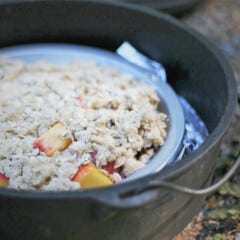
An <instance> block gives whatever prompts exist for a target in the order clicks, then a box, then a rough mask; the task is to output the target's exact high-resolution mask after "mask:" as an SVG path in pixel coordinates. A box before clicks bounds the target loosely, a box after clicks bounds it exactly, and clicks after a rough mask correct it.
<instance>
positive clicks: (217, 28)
mask: <svg viewBox="0 0 240 240" xmlns="http://www.w3.org/2000/svg"><path fill="white" fill-rule="evenodd" d="M182 20H183V21H184V22H185V23H186V24H188V25H190V26H191V27H193V28H194V29H196V30H197V31H199V32H201V33H202V34H203V35H205V37H206V38H208V39H209V40H210V41H212V42H213V43H214V44H215V45H217V46H218V47H219V48H220V49H221V50H222V51H223V52H224V53H225V55H226V57H227V58H228V60H229V62H230V63H231V65H232V67H233V70H234V72H235V76H236V80H237V82H238V89H239V90H240V0H205V1H203V3H202V4H201V5H199V6H198V7H197V8H196V9H195V11H193V12H191V13H189V14H188V15H187V16H186V15H185V16H184V17H183V18H182ZM239 92H240V91H239ZM239 155H240V110H239V108H238V109H237V111H236V117H235V119H234V121H233V124H232V126H231V128H230V129H229V131H228V132H227V134H226V136H225V138H224V141H223V143H222V147H221V153H220V156H219V160H218V166H217V168H216V172H215V176H214V179H215V180H217V179H219V178H221V177H222V176H223V175H224V173H225V172H226V171H227V169H228V168H229V167H230V166H231V164H232V163H233V162H234V160H236V159H237V157H239ZM194 239H197V240H202V239H206V240H233V239H236V240H240V169H239V170H238V171H237V173H236V174H235V176H234V177H233V178H232V179H231V180H230V181H229V182H228V183H227V184H225V185H224V186H222V187H221V188H220V189H219V190H218V191H217V192H216V193H214V194H212V195H211V196H208V197H207V200H206V203H205V206H204V207H203V209H202V211H201V213H200V214H199V215H198V216H196V217H195V218H194V219H193V221H192V222H191V223H190V224H189V225H188V226H187V227H186V228H185V229H184V230H183V232H182V233H180V234H179V235H178V236H176V237H175V238H174V240H194Z"/></svg>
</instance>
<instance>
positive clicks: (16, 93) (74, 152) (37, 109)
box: [0, 57, 167, 191]
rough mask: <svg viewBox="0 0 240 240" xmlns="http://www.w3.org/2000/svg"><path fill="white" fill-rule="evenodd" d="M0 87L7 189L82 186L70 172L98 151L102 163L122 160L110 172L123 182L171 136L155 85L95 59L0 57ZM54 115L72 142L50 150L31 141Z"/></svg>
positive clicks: (0, 166)
mask: <svg viewBox="0 0 240 240" xmlns="http://www.w3.org/2000/svg"><path fill="white" fill-rule="evenodd" d="M0 86H1V88H0V111H1V115H0V173H2V174H4V175H6V176H7V177H8V178H9V188H15V189H24V190H50V191H57V190H75V189H79V188H80V185H79V183H76V182H73V181H71V178H72V177H73V176H74V175H75V173H76V172H77V170H78V168H79V167H80V165H81V164H83V163H86V162H89V161H92V160H93V159H92V153H93V152H95V153H97V154H96V165H97V167H98V168H99V169H101V168H102V166H104V165H106V164H107V162H109V161H115V168H118V167H121V169H122V172H121V174H119V173H114V174H112V175H111V176H110V177H111V178H112V179H113V180H114V181H115V182H118V181H121V179H122V176H123V175H124V176H126V177H127V176H129V175H131V174H133V173H134V172H135V171H137V170H138V169H140V168H142V167H144V166H145V164H147V162H148V161H149V159H150V158H151V157H152V156H153V154H154V153H155V151H156V149H157V148H159V146H161V145H162V144H163V143H164V139H165V137H166V127H167V124H166V115H165V114H163V113H160V112H159V111H158V110H157V108H158V104H159V97H158V95H157V93H156V91H155V89H154V88H153V87H151V86H148V85H146V84H144V83H137V82H135V81H134V80H133V78H132V77H131V76H129V75H126V74H122V73H120V72H118V71H117V70H114V69H111V68H107V67H103V66H99V65H97V64H96V63H94V62H86V61H85V62H75V63H69V64H67V65H62V66H55V65H52V64H49V63H43V62H39V63H36V64H34V65H27V64H25V63H23V62H21V61H17V60H10V59H7V58H4V57H1V58H0ZM57 121H61V122H62V123H64V125H65V128H66V131H65V135H66V136H70V137H71V138H72V140H73V143H72V144H71V145H70V146H69V147H68V148H67V149H66V150H64V151H63V152H57V153H55V154H54V155H53V156H52V157H47V156H45V154H44V153H42V152H39V150H38V149H36V148H33V143H34V141H35V140H36V139H37V138H39V137H40V136H41V135H42V134H43V133H44V132H46V131H47V129H48V128H49V127H50V126H52V125H53V124H54V123H56V122H57ZM102 171H104V170H102Z"/></svg>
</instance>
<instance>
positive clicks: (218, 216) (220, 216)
mask: <svg viewBox="0 0 240 240" xmlns="http://www.w3.org/2000/svg"><path fill="white" fill-rule="evenodd" d="M227 213H228V210H227V209H226V208H216V209H214V210H211V211H209V212H208V218H210V219H213V220H224V219H226V218H227Z"/></svg>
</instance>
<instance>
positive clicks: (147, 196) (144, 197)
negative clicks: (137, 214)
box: [97, 156, 240, 209]
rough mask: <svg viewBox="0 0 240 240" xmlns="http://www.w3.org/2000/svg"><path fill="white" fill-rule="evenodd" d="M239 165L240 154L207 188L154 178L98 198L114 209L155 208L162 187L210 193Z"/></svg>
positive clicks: (164, 200) (192, 192)
mask: <svg viewBox="0 0 240 240" xmlns="http://www.w3.org/2000/svg"><path fill="white" fill-rule="evenodd" d="M239 167H240V156H239V157H238V158H237V160H236V161H235V163H234V164H233V165H232V167H231V168H230V169H229V170H228V172H227V173H226V174H225V175H224V177H223V178H221V179H220V180H219V181H218V182H216V183H214V184H213V185H211V186H210V187H207V188H202V189H193V188H189V187H185V186H181V185H178V184H175V183H170V182H168V181H164V180H153V181H150V182H149V183H146V184H145V185H144V186H142V187H140V188H138V189H136V188H134V187H132V189H131V187H130V188H129V189H128V190H126V189H125V191H122V193H118V194H117V195H116V194H115V193H114V192H111V191H110V192H108V193H107V194H104V195H101V194H100V195H98V197H97V199H98V201H100V202H103V203H104V204H107V205H108V206H110V207H112V208H114V209H131V208H138V207H142V206H144V205H145V206H147V207H148V208H155V203H154V200H156V199H158V197H159V191H160V190H161V189H168V190H171V191H175V192H180V193H183V194H188V195H195V196H196V195H197V196H199V195H208V194H210V193H212V192H214V191H216V190H217V189H218V188H219V187H220V186H222V185H223V184H224V183H226V182H227V181H228V180H229V179H230V178H231V177H232V176H233V174H234V173H235V171H236V170H237V169H238V168H239ZM170 195H171V194H170ZM170 195H169V192H167V193H166V194H165V195H164V196H163V197H161V199H160V202H158V203H157V205H162V204H164V203H165V202H168V201H169V197H170V198H171V196H170ZM158 201H159V200H158ZM152 205H153V207H152Z"/></svg>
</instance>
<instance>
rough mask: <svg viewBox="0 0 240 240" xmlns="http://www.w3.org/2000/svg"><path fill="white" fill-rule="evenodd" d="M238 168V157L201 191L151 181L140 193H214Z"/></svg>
mask: <svg viewBox="0 0 240 240" xmlns="http://www.w3.org/2000/svg"><path fill="white" fill-rule="evenodd" d="M238 105H239V106H240V92H239V93H238ZM239 167H240V156H238V158H237V160H236V161H235V163H234V164H233V166H232V167H231V168H230V169H229V170H228V172H227V173H226V174H225V175H224V177H223V178H221V179H220V180H219V181H218V182H216V183H214V184H213V185H211V186H210V187H207V188H203V189H192V188H189V187H185V186H181V185H178V184H175V183H170V182H167V181H162V180H154V181H151V182H150V183H149V184H148V186H146V187H145V188H143V189H142V190H141V192H147V191H149V190H153V189H159V188H167V189H169V190H173V191H177V192H180V193H184V194H189V195H208V194H210V193H212V192H214V191H216V190H217V189H218V188H219V187H220V186H222V185H223V184H224V183H226V182H227V181H228V180H229V179H230V178H231V177H232V176H233V175H234V173H235V172H236V170H237V169H238V168H239Z"/></svg>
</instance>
